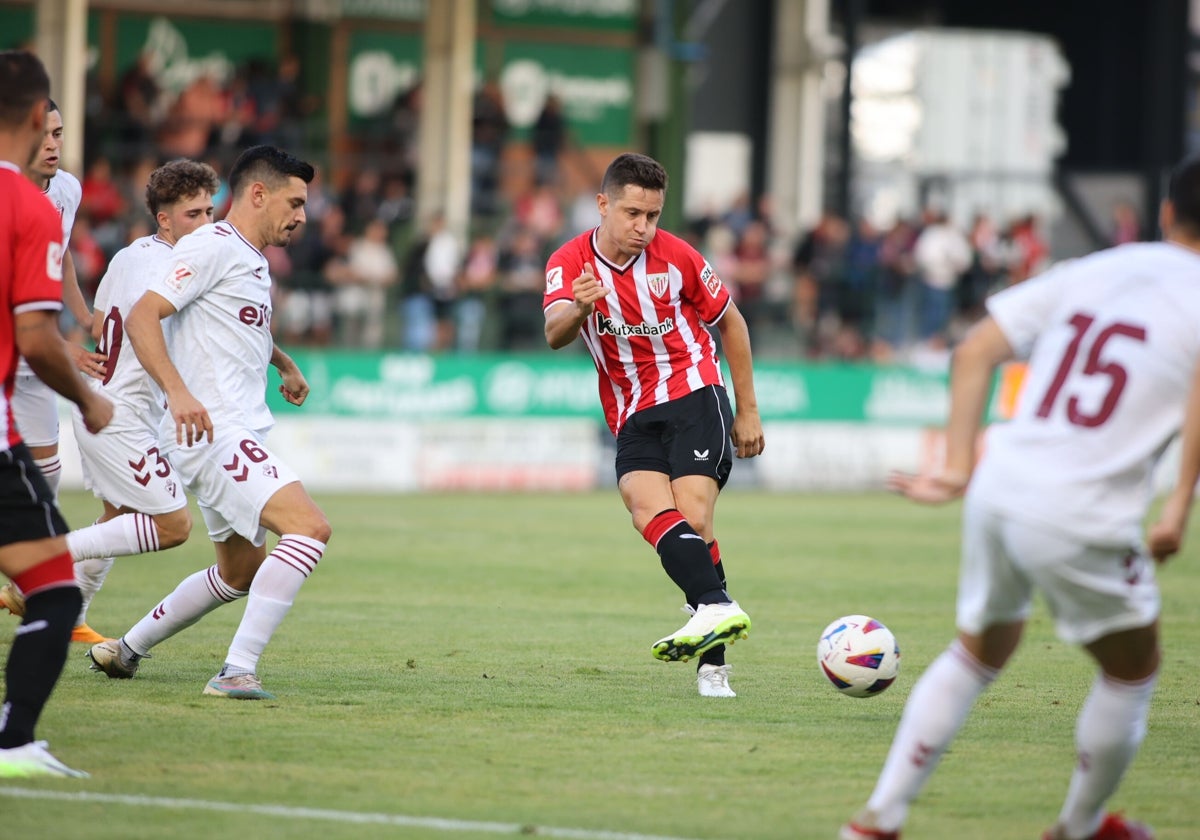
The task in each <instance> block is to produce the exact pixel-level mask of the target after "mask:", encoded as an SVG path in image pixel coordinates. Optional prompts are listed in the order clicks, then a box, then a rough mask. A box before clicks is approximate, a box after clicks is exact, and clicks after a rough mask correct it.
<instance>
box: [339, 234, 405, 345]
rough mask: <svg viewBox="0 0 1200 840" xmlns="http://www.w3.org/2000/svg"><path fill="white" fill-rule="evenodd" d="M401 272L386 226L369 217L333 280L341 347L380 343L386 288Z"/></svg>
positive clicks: (382, 335) (384, 313)
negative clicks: (342, 270)
mask: <svg viewBox="0 0 1200 840" xmlns="http://www.w3.org/2000/svg"><path fill="white" fill-rule="evenodd" d="M399 274H400V269H399V266H398V265H397V264H396V255H395V254H394V253H392V247H391V244H390V243H389V241H388V227H387V225H386V224H385V223H384V222H383V220H381V219H372V220H371V221H370V222H368V223H367V226H366V227H365V228H364V229H363V232H362V233H361V234H360V235H359V236H358V237H357V238H355V239H354V240H353V241H352V242H351V243H350V249H349V251H348V252H347V255H346V271H345V273H344V274H342V275H341V276H339V278H338V282H337V284H336V287H337V289H336V293H335V294H336V301H337V315H338V335H339V340H340V343H341V344H342V346H344V347H362V348H364V349H370V350H377V349H379V348H380V347H382V346H383V338H384V320H385V317H386V315H387V290H388V288H389V287H390V286H393V285H395V284H396V280H397V279H398V277H399Z"/></svg>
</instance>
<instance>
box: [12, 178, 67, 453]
mask: <svg viewBox="0 0 1200 840" xmlns="http://www.w3.org/2000/svg"><path fill="white" fill-rule="evenodd" d="M62 261H63V246H62V222H60V221H59V218H58V213H57V212H56V211H55V209H54V205H52V204H51V203H50V202H48V201H46V196H44V195H43V194H42V191H41V190H39V189H38V188H37V187H35V186H34V185H33V184H32V183H31V182H30V181H29V179H28V178H26V177H25V176H24V175H22V174H21V170H20V169H19V168H18V167H17V166H15V165H13V164H11V163H9V162H8V161H3V160H0V297H2V304H0V375H2V376H3V377H4V391H3V397H2V398H0V408H3V413H2V414H0V417H2V418H3V419H2V420H0V451H4V450H8V449H10V448H12V447H13V446H15V445H17V444H18V443H20V442H21V435H20V434H19V433H18V431H17V427H16V425H15V424H14V423H13V416H12V405H11V400H12V390H13V380H14V379H15V377H16V370H17V355H18V354H17V341H16V330H15V326H14V319H13V316H14V315H16V314H18V313H21V312H29V311H32V310H35V309H56V310H57V309H62Z"/></svg>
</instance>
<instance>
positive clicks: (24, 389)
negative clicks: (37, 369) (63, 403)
mask: <svg viewBox="0 0 1200 840" xmlns="http://www.w3.org/2000/svg"><path fill="white" fill-rule="evenodd" d="M12 410H13V419H14V420H15V421H16V423H17V431H19V432H20V433H21V439H22V440H23V441H25V445H26V446H28V447H35V446H56V445H57V444H58V394H56V393H55V392H54V389H53V388H51V387H50V386H49V385H47V384H46V383H45V382H43V381H42V380H40V379H38V378H37V377H36V376H34V375H33V374H31V373H29V374H21V375H19V376H17V378H16V382H15V383H14V385H13V395H12Z"/></svg>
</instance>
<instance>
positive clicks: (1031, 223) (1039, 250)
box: [1009, 213, 1050, 283]
mask: <svg viewBox="0 0 1200 840" xmlns="http://www.w3.org/2000/svg"><path fill="white" fill-rule="evenodd" d="M1009 241H1010V242H1011V243H1012V248H1013V257H1012V260H1011V262H1010V268H1011V272H1010V274H1009V282H1010V283H1021V282H1024V281H1025V280H1028V279H1029V278H1030V277H1032V276H1033V275H1034V274H1037V273H1038V272H1039V271H1041V270H1042V269H1043V268H1045V266H1046V259H1047V258H1048V257H1049V256H1050V246H1049V245H1047V244H1046V240H1044V239H1042V235H1041V233H1040V232H1039V231H1038V223H1037V217H1036V216H1034V215H1033V214H1032V213H1031V214H1029V215H1026V216H1022V217H1021V218H1019V219H1017V220H1016V221H1015V222H1013V224H1012V227H1011V228H1010V232H1009Z"/></svg>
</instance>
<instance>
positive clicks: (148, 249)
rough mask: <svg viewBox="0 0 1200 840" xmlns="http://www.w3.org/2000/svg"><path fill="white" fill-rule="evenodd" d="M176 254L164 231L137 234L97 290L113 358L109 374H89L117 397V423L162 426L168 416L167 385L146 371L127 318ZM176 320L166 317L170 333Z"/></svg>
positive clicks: (103, 343) (103, 346)
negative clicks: (165, 409)
mask: <svg viewBox="0 0 1200 840" xmlns="http://www.w3.org/2000/svg"><path fill="white" fill-rule="evenodd" d="M171 255H172V248H171V245H170V244H169V243H168V242H167V241H166V240H165V239H162V238H161V237H159V236H158V235H154V236H143V237H141V238H140V239H136V240H134V241H133V242H132V243H131V244H129V245H127V246H126V247H124V248H122V249H121V250H120V251H118V252H117V253H116V254H114V255H113V258H112V260H111V261H109V264H108V270H107V271H105V272H104V277H103V278H102V279H101V280H100V285H99V286H98V287H97V289H96V302H95V309H96V313H97V315H98V316H99V317H102V318H103V319H104V326H103V329H102V332H101V334H100V346H99V348H98V349H99V352H101V353H103V354H105V355H106V356H107V357H108V362H107V365H106V371H107V372H106V375H105V378H104V379H103V380H102V381H101V380H96V379H89V380H88V383H89V384H91V385H92V387H93V388H94V389H95V390H98V391H100V392H101V393H103V394H105V395H106V396H107V397H108V398H109V399H110V400H112V401H113V405H114V408H115V414H114V417H113V425H114V426H126V425H129V424H130V423H134V424H136V425H139V426H144V425H146V424H149V425H151V426H152V427H153V428H157V427H158V424H159V421H160V420H161V418H162V413H163V393H162V389H160V388H159V387H158V383H157V382H155V381H154V379H152V378H151V377H150V375H149V374H148V373H146V369H145V368H144V367H142V363H141V361H140V360H139V359H138V357H137V353H135V352H134V351H133V345H132V344H130V342H129V339H128V338H126V336H125V319H126V318H128V317H129V311H130V310H131V309H133V305H134V304H135V303H137V302H138V300H139V299H140V298H141V296H142V295H143V294H144V293H145V292H146V290H147V289H148V288H149V287H150V286H151V285H152V283H153V282H154V281H155V280H156V279H158V278H160V277H162V276H163V275H164V274H165V273H166V270H167V268H168V267H169V266H170V264H171V263H170V260H171ZM171 321H172V318H166V319H164V321H163V330H164V332H165V333H166V334H167V335H169V334H170V333H169V330H170V324H171Z"/></svg>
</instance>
